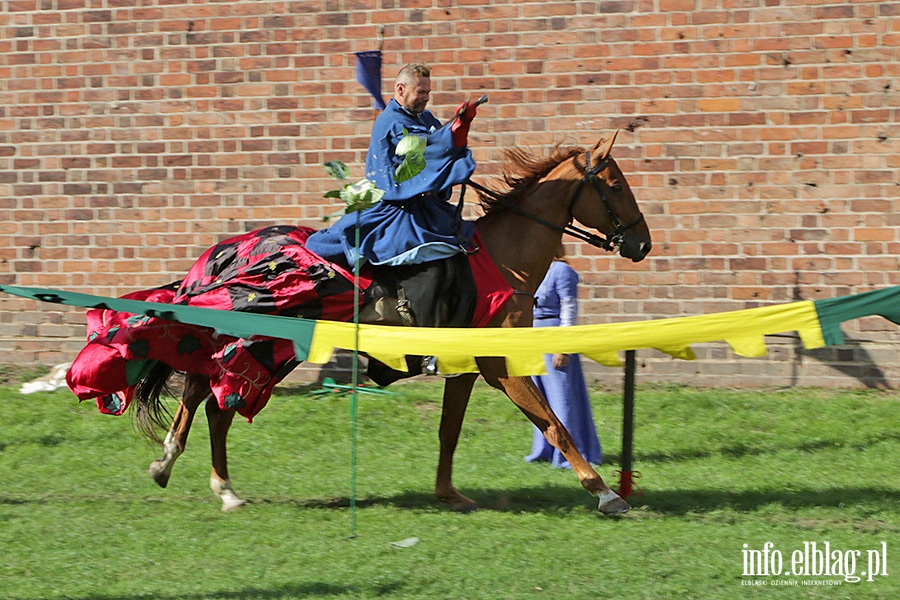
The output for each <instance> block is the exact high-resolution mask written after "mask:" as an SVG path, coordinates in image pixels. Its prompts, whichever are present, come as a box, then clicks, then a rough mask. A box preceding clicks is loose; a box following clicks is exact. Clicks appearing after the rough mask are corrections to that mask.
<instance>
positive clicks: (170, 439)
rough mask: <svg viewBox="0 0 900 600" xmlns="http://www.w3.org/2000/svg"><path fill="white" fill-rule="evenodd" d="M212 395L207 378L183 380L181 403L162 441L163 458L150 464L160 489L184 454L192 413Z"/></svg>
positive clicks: (193, 376)
mask: <svg viewBox="0 0 900 600" xmlns="http://www.w3.org/2000/svg"><path fill="white" fill-rule="evenodd" d="M210 394H212V391H211V390H210V389H209V378H208V377H204V376H201V375H187V376H186V377H185V380H184V390H183V392H182V394H181V402H180V403H179V404H178V410H177V411H176V412H175V418H174V419H173V420H172V426H171V427H170V428H169V432H168V433H167V434H166V439H165V440H164V441H163V445H162V449H163V456H162V458H160V459H159V460H154V461H153V462H152V463H150V476H151V477H153V481H155V482H156V483H158V484H159V486H160V487H166V486H167V485H168V484H169V477H170V476H171V475H172V467H173V466H175V460H176V459H177V458H178V457H179V456H181V454H182V453H183V452H184V448H185V445H186V444H187V438H188V434H189V433H190V432H191V423H192V422H193V421H194V413H195V412H197V407H199V406H200V403H201V402H203V400H205V399H206V398H208V397H209V396H210Z"/></svg>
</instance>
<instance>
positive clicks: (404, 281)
mask: <svg viewBox="0 0 900 600" xmlns="http://www.w3.org/2000/svg"><path fill="white" fill-rule="evenodd" d="M430 93H431V70H430V69H429V67H428V66H426V65H424V64H421V63H413V64H409V65H407V66H405V67H403V69H401V70H400V72H399V74H398V75H397V79H396V82H395V84H394V96H393V98H392V99H391V101H390V103H389V104H388V106H387V108H386V109H385V110H384V111H383V112H382V113H381V115H379V116H378V118H377V119H376V120H375V125H374V127H373V129H372V139H371V142H370V144H369V152H368V155H367V156H366V178H368V179H370V180H371V181H373V182H374V183H375V185H376V186H377V187H378V188H380V189H382V190H384V191H385V195H384V196H383V198H382V201H381V202H380V203H378V204H377V205H376V206H375V207H373V208H370V209H368V210H365V211H363V212H362V213H358V215H354V216H352V217H345V218H343V219H341V220H340V221H338V222H337V223H336V224H335V225H333V226H332V227H330V228H329V229H323V230H321V231H319V232H317V233H315V234H313V235H311V236H310V237H309V239H308V240H307V242H306V247H307V248H308V249H309V250H311V251H313V252H315V253H316V254H318V255H319V256H321V257H322V258H324V259H326V260H328V261H330V262H334V263H338V264H342V263H343V264H346V265H347V266H348V267H352V266H353V265H354V264H355V263H356V260H357V259H359V260H360V261H361V263H363V264H367V265H368V268H369V269H370V271H371V273H372V275H373V276H374V278H375V279H376V281H377V282H378V285H377V286H375V289H374V290H372V291H371V292H370V294H375V295H379V294H381V295H387V296H391V297H393V298H398V299H399V301H400V302H399V308H400V314H401V316H405V317H406V318H407V321H408V322H407V324H410V325H417V326H420V327H440V326H444V327H467V326H469V325H471V319H472V312H473V310H474V301H475V300H474V294H473V293H470V294H465V293H463V294H459V293H454V294H447V293H445V292H446V291H447V290H448V289H452V290H454V291H457V292H458V291H461V290H472V289H473V288H474V284H473V283H472V277H471V272H470V270H469V263H468V260H467V259H466V252H469V251H472V237H473V235H474V233H475V224H474V222H472V221H465V220H463V219H462V216H461V215H460V214H459V212H458V211H457V210H456V209H455V208H454V207H453V206H452V205H451V204H450V203H448V202H447V200H449V199H450V196H451V193H452V188H453V186H455V185H458V184H461V183H464V182H465V181H467V180H468V178H469V176H470V175H471V174H472V173H473V171H474V170H475V161H474V160H473V159H472V153H471V151H470V150H469V149H468V147H467V139H466V138H467V134H468V131H469V124H470V123H471V121H472V119H474V118H475V107H476V105H475V104H474V103H471V102H463V104H462V105H460V107H459V110H458V111H457V117H455V118H454V120H453V121H452V123H451V124H450V126H449V127H441V123H440V121H438V119H437V118H436V117H435V116H434V115H433V114H432V113H431V111H429V110H426V109H425V107H426V105H427V104H428V99H429V94H430ZM407 135H414V136H420V137H424V138H427V145H426V148H425V164H426V166H425V170H424V171H423V172H422V173H420V174H419V175H417V176H415V177H413V178H411V179H408V180H406V181H397V179H399V178H396V177H395V173H396V170H397V167H398V166H399V165H400V164H401V163H402V160H403V159H402V157H401V156H399V155H398V154H397V145H398V144H399V142H400V140H401V139H403V138H404V137H405V136H407ZM357 216H358V224H359V228H360V244H359V250H358V253H359V255H358V256H357V248H356V240H355V235H356V232H355V228H356V226H357ZM417 362H420V359H411V360H410V365H409V366H410V370H411V371H412V372H413V374H415V373H416V372H418V370H419V369H420V368H422V369H423V370H425V371H426V372H432V373H433V372H434V363H433V361H429V360H427V359H426V361H425V364H424V365H422V366H421V367H420V365H418V364H415V363H417ZM369 375H370V376H371V377H373V379H375V380H376V382H379V383H389V382H390V381H392V380H395V379H397V378H398V376H399V374H398V373H397V372H391V371H385V370H384V369H383V368H380V367H379V366H378V365H376V364H374V363H370V368H369Z"/></svg>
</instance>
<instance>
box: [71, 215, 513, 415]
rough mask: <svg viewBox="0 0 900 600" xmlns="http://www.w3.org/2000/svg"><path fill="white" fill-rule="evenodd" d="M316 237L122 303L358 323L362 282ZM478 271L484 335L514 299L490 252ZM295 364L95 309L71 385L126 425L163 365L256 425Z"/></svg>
mask: <svg viewBox="0 0 900 600" xmlns="http://www.w3.org/2000/svg"><path fill="white" fill-rule="evenodd" d="M314 232H315V230H314V229H310V228H304V227H294V226H277V227H269V228H266V229H261V230H258V231H253V232H250V233H246V234H243V235H239V236H236V237H233V238H230V239H227V240H225V241H223V242H221V243H219V244H217V245H216V246H214V247H212V248H210V249H209V250H207V251H206V252H205V253H204V254H203V255H202V256H201V257H200V259H199V260H198V261H197V262H196V263H195V264H194V266H193V267H192V268H191V270H190V271H189V272H188V274H187V276H186V277H185V278H184V279H183V280H181V281H176V282H173V283H171V284H169V285H165V286H162V287H159V288H155V289H151V290H141V291H138V292H134V293H132V294H128V295H126V296H123V298H127V299H131V300H142V301H147V302H160V303H164V304H186V305H190V306H197V307H202V308H214V309H221V310H237V311H249V312H255V313H263V314H273V315H282V316H294V317H301V318H306V319H324V320H334V321H349V320H351V319H352V318H353V313H354V297H355V294H354V277H353V275H352V274H351V273H350V272H349V271H348V270H346V269H345V268H344V267H342V266H341V265H339V264H334V263H330V262H328V261H325V260H324V259H322V258H321V257H319V256H318V255H316V254H315V253H313V252H312V251H310V250H308V249H307V248H306V245H305V242H306V239H307V238H308V237H309V236H310V235H311V234H312V233H314ZM476 242H477V238H476ZM470 264H471V266H472V273H473V276H474V278H475V282H476V288H477V294H478V300H477V301H476V306H475V316H474V319H473V323H472V325H473V326H475V327H483V326H485V325H487V323H488V322H489V321H490V320H491V319H492V318H493V317H494V316H495V315H496V314H497V312H499V310H500V309H501V308H502V307H503V306H504V305H505V303H506V301H508V300H509V298H510V297H511V296H512V293H513V291H512V288H510V287H509V285H508V284H507V283H506V281H505V280H504V279H503V277H502V275H501V274H500V272H499V271H498V270H497V267H496V266H495V265H494V263H493V261H491V259H490V257H489V256H488V255H487V253H486V252H477V253H475V254H473V255H472V256H471V259H470ZM359 281H360V294H359V298H360V303H362V302H363V301H364V297H365V293H364V292H365V290H366V289H368V288H369V286H371V284H372V279H371V277H369V276H368V275H367V273H365V272H362V273H360V278H359ZM294 360H295V354H294V347H293V344H292V343H291V342H290V341H288V340H282V339H275V338H269V337H263V336H259V337H253V338H250V339H241V338H234V337H231V336H226V335H218V334H216V333H215V331H214V330H212V329H210V328H205V327H200V326H196V325H190V324H185V323H177V322H173V321H166V320H163V319H159V318H155V317H147V316H143V315H132V314H128V313H122V312H116V311H112V310H108V309H94V310H90V311H88V313H87V345H86V346H85V347H84V348H83V349H82V351H81V352H80V353H79V354H78V356H77V358H76V359H75V361H74V362H73V364H72V367H71V368H70V369H69V372H68V374H67V377H66V382H67V383H68V385H69V388H70V389H71V390H72V391H73V392H74V393H75V395H76V396H77V397H78V398H79V399H81V400H87V399H89V398H95V399H96V402H97V407H98V409H99V410H100V412H103V413H106V414H114V415H120V414H122V413H123V412H125V409H126V408H127V407H128V405H129V403H130V402H131V400H132V398H133V396H134V391H135V386H136V385H137V384H138V382H140V381H141V379H143V378H144V376H145V375H146V374H147V373H148V372H149V370H150V369H152V368H153V366H154V365H155V364H156V363H157V361H160V362H164V363H165V364H167V365H169V366H170V367H172V368H174V369H176V370H178V371H183V372H187V373H198V374H202V375H206V376H208V377H209V378H210V386H211V388H212V391H213V394H214V396H215V397H216V399H217V401H218V404H219V406H220V407H221V408H223V409H234V410H236V411H237V412H238V413H239V414H240V415H242V416H244V417H245V418H246V419H247V420H248V421H249V420H252V419H253V417H254V416H255V415H256V414H257V413H258V412H259V411H260V410H262V408H263V407H264V406H265V405H266V403H267V402H268V399H269V397H270V396H271V394H272V389H273V388H274V387H275V385H276V384H277V383H278V382H279V381H281V379H283V378H284V377H285V376H286V375H287V374H288V373H289V372H290V370H291V367H292V366H293V364H294Z"/></svg>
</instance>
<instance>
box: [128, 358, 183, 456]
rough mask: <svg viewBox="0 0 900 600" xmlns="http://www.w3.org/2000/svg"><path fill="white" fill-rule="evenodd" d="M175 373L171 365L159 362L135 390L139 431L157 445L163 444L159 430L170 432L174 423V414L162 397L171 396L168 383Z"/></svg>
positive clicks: (135, 415)
mask: <svg viewBox="0 0 900 600" xmlns="http://www.w3.org/2000/svg"><path fill="white" fill-rule="evenodd" d="M174 372H175V369H173V368H172V367H170V366H169V365H167V364H165V363H163V362H159V361H157V363H156V364H155V365H153V368H151V369H150V372H149V373H147V375H146V376H145V377H144V378H143V379H141V381H140V382H138V384H137V386H135V389H134V398H133V402H134V403H135V404H136V407H135V413H134V418H135V424H136V426H137V430H138V431H139V432H140V433H141V435H143V436H144V437H146V438H147V439H148V440H151V441H154V442H156V443H157V444H162V443H163V441H162V439H161V438H160V437H159V430H163V431H166V430H168V428H169V424H170V423H171V422H172V413H170V412H169V409H167V408H166V405H165V404H164V403H163V401H162V399H161V398H160V396H162V395H163V394H164V393H165V394H170V391H169V386H168V382H169V378H170V377H171V376H172V374H173V373H174ZM170 395H171V394H170Z"/></svg>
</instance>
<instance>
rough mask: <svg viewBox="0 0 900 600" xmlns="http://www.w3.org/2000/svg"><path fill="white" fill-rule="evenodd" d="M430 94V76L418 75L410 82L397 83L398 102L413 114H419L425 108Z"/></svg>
mask: <svg viewBox="0 0 900 600" xmlns="http://www.w3.org/2000/svg"><path fill="white" fill-rule="evenodd" d="M430 94H431V78H430V77H417V78H416V79H414V80H413V81H412V82H410V83H398V84H397V94H396V98H397V102H399V103H400V106H402V107H403V108H405V109H406V110H408V111H409V112H411V113H413V114H419V113H421V112H422V111H424V110H425V106H426V105H427V104H428V96H429V95H430Z"/></svg>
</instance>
